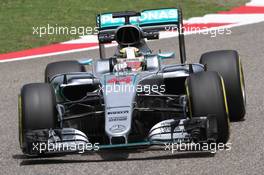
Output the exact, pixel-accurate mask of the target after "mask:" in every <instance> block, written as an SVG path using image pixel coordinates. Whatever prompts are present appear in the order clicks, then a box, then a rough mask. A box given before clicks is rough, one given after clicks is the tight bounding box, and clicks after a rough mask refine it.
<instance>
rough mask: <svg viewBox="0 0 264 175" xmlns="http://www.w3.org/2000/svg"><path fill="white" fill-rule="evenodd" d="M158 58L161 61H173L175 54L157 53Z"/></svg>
mask: <svg viewBox="0 0 264 175" xmlns="http://www.w3.org/2000/svg"><path fill="white" fill-rule="evenodd" d="M158 58H159V59H161V60H165V59H172V58H173V59H174V58H175V52H161V53H158Z"/></svg>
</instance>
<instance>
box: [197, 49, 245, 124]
mask: <svg viewBox="0 0 264 175" xmlns="http://www.w3.org/2000/svg"><path fill="white" fill-rule="evenodd" d="M200 63H201V64H204V65H206V69H207V70H208V71H216V72H218V73H219V74H220V75H221V76H222V77H223V79H224V82H225V87H226V95H227V103H228V107H229V114H230V120H235V121H237V120H241V119H243V118H244V116H245V113H246V93H245V82H244V75H243V68H242V63H241V60H240V59H239V56H238V53H237V51H234V50H220V51H213V52H208V53H205V54H203V55H202V56H201V59H200Z"/></svg>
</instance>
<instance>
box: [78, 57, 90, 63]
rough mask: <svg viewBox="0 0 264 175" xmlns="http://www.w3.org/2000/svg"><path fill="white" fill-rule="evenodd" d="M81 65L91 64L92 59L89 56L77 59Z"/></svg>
mask: <svg viewBox="0 0 264 175" xmlns="http://www.w3.org/2000/svg"><path fill="white" fill-rule="evenodd" d="M78 62H79V63H80V64H81V65H92V64H93V60H92V59H90V58H87V59H84V60H79V61H78Z"/></svg>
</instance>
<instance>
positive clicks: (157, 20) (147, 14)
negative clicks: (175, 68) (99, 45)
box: [96, 8, 181, 32]
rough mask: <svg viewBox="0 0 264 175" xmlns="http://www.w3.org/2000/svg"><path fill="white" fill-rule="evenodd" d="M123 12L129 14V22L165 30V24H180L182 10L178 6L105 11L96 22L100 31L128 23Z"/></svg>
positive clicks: (143, 26) (98, 16)
mask: <svg viewBox="0 0 264 175" xmlns="http://www.w3.org/2000/svg"><path fill="white" fill-rule="evenodd" d="M122 14H128V15H129V19H128V20H129V21H128V22H129V24H132V25H136V26H139V27H141V28H142V29H144V28H155V29H157V30H165V26H172V27H174V26H176V27H177V26H179V24H180V21H181V20H180V19H181V16H180V14H181V13H180V10H179V9H176V8H164V9H151V10H143V11H141V12H139V13H136V12H117V13H103V14H99V15H97V18H96V22H97V27H98V28H99V31H108V32H110V31H111V30H114V29H116V28H118V27H119V26H122V25H125V24H126V18H125V17H124V15H122Z"/></svg>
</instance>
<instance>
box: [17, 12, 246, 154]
mask: <svg viewBox="0 0 264 175" xmlns="http://www.w3.org/2000/svg"><path fill="white" fill-rule="evenodd" d="M96 19H97V21H96V22H97V26H98V28H99V34H98V41H99V53H100V59H95V60H92V61H91V59H87V60H82V61H69V60H68V61H59V62H54V63H50V64H48V65H47V67H46V70H45V82H44V83H32V84H27V85H24V86H23V88H22V89H21V93H20V95H19V142H20V147H21V149H22V151H23V152H24V153H25V154H27V155H39V154H49V153H79V152H81V150H83V151H84V152H85V151H88V150H91V149H93V150H98V149H107V148H108V149H114V148H130V147H141V146H151V145H164V144H165V143H179V142H181V143H224V144H225V143H226V142H227V141H228V138H229V134H230V130H229V127H230V126H229V120H241V119H243V117H244V115H245V112H246V109H245V106H246V95H245V83H244V77H243V69H242V64H241V60H240V58H239V55H238V53H237V51H234V50H220V51H212V52H208V53H205V54H203V55H202V56H201V59H200V63H195V64H191V63H187V62H186V54H185V44H184V34H183V27H182V26H183V24H182V13H181V11H180V10H179V9H176V8H165V9H156V10H155V9H154V10H153V9H152V10H144V11H142V12H133V11H127V12H117V13H104V14H99V15H97V18H96ZM168 27H175V28H177V29H178V30H177V32H178V39H179V53H180V61H181V63H180V64H172V65H168V64H162V62H163V60H164V59H172V58H174V57H175V54H174V52H171V53H169V52H164V53H162V52H159V53H153V52H152V50H151V49H150V48H149V47H148V45H147V43H146V40H156V39H159V34H160V32H161V31H164V30H165V29H166V28H168ZM113 41H115V42H117V44H118V45H117V49H116V52H115V54H114V55H113V56H112V57H110V58H106V56H105V44H107V43H111V42H113ZM89 65H90V66H91V67H92V71H91V72H87V71H86V68H87V67H89ZM79 145H82V146H81V147H80V146H79ZM87 145H90V146H88V147H87Z"/></svg>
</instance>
